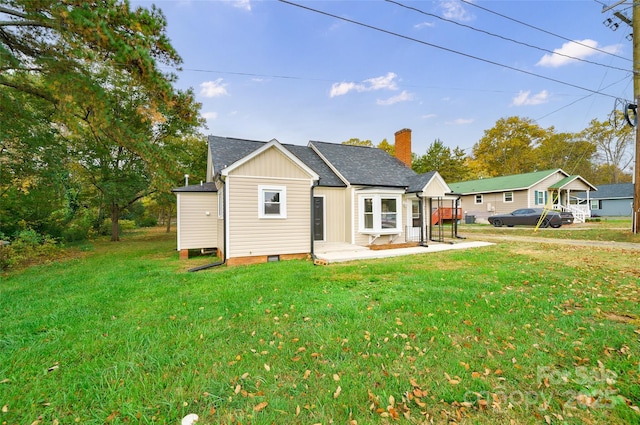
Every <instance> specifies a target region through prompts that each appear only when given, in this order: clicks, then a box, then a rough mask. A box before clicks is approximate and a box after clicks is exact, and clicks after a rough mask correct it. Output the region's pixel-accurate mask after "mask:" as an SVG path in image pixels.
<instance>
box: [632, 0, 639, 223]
mask: <svg viewBox="0 0 640 425" xmlns="http://www.w3.org/2000/svg"><path fill="white" fill-rule="evenodd" d="M639 7H640V0H633V12H632V13H633V18H632V22H633V26H632V28H633V98H634V99H635V102H636V126H635V130H636V151H635V155H636V159H635V165H634V166H633V206H632V208H633V211H632V212H631V218H632V224H631V231H632V232H633V233H634V234H638V232H640V223H639V222H640V127H639V126H638V124H640V123H639V122H638V120H637V117H638V112H639V110H638V106H640V10H638V8H639Z"/></svg>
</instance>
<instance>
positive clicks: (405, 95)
mask: <svg viewBox="0 0 640 425" xmlns="http://www.w3.org/2000/svg"><path fill="white" fill-rule="evenodd" d="M409 100H413V94H412V93H409V92H408V91H406V90H403V91H402V93H400V94H397V95H395V96H391V97H390V98H389V99H385V100H381V99H378V100H377V101H376V103H377V104H378V105H383V106H387V105H393V104H394V103H398V102H407V101H409Z"/></svg>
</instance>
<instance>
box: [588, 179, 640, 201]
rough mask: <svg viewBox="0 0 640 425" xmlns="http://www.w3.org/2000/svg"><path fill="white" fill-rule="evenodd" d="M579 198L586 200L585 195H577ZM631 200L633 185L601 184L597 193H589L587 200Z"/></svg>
mask: <svg viewBox="0 0 640 425" xmlns="http://www.w3.org/2000/svg"><path fill="white" fill-rule="evenodd" d="M578 197H579V198H584V199H586V198H587V194H586V193H580V194H578ZM619 198H633V183H618V184H603V185H600V186H598V191H597V192H589V199H619Z"/></svg>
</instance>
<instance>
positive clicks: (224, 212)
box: [187, 184, 227, 272]
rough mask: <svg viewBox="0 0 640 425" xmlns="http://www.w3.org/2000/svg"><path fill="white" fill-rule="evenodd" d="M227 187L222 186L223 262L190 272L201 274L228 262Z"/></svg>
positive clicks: (199, 267) (193, 269)
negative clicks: (202, 271)
mask: <svg viewBox="0 0 640 425" xmlns="http://www.w3.org/2000/svg"><path fill="white" fill-rule="evenodd" d="M226 187H227V185H226V184H224V185H222V260H220V261H216V262H214V263H210V264H205V265H203V266H198V267H194V268H192V269H189V270H187V271H188V272H199V271H200V270H205V269H210V268H213V267H218V266H222V265H224V264H225V263H226V262H227V237H226V236H227V230H226V229H227V202H226V201H227V198H226V190H225V189H226Z"/></svg>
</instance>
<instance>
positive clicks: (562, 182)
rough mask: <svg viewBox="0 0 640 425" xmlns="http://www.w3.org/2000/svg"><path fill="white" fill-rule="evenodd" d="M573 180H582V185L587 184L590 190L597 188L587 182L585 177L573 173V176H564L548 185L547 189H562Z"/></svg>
mask: <svg viewBox="0 0 640 425" xmlns="http://www.w3.org/2000/svg"><path fill="white" fill-rule="evenodd" d="M575 181H580V182H582V184H583V185H584V186H587V188H589V189H590V190H598V189H596V187H595V186H594V185H592V184H591V183H589V182H588V181H586V180H585V179H583V178H582V177H580V176H579V175H577V174H576V175H573V176H567V177H565V178H563V179H562V180H560V181H558V182H556V183H554V184H552V185H551V186H549V189H556V190H558V189H563V188H565V187H566V186H568V185H570V184H571V183H573V182H575Z"/></svg>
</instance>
